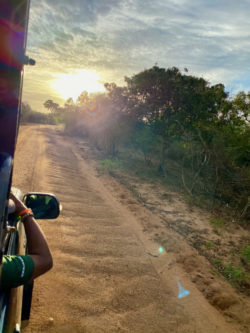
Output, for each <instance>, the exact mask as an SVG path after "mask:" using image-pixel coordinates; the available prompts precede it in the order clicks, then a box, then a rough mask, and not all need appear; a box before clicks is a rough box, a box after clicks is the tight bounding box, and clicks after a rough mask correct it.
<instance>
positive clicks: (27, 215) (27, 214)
mask: <svg viewBox="0 0 250 333" xmlns="http://www.w3.org/2000/svg"><path fill="white" fill-rule="evenodd" d="M30 211H31V210H30ZM29 216H30V217H34V214H33V213H32V211H31V213H26V214H23V215H22V217H21V222H25V220H26V219H27V217H29Z"/></svg>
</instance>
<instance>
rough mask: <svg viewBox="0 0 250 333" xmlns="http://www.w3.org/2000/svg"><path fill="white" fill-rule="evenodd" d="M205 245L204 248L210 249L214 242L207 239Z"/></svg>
mask: <svg viewBox="0 0 250 333" xmlns="http://www.w3.org/2000/svg"><path fill="white" fill-rule="evenodd" d="M205 247H206V249H208V250H209V249H211V248H212V247H214V243H213V242H211V241H208V242H206V244H205Z"/></svg>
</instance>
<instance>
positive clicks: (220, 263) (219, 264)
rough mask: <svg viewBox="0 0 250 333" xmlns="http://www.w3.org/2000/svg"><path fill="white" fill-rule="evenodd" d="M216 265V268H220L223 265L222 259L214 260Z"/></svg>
mask: <svg viewBox="0 0 250 333" xmlns="http://www.w3.org/2000/svg"><path fill="white" fill-rule="evenodd" d="M214 265H215V266H216V267H220V266H221V265H222V259H221V258H216V259H214Z"/></svg>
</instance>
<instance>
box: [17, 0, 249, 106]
mask: <svg viewBox="0 0 250 333" xmlns="http://www.w3.org/2000/svg"><path fill="white" fill-rule="evenodd" d="M249 17H250V0H239V1H235V0H192V1H190V0H154V1H152V0H151V1H149V0H70V1H68V0H43V1H41V0H31V8H30V20H29V32H28V44H27V52H26V53H27V55H29V57H31V58H33V59H35V60H36V65H35V66H26V67H25V72H24V89H23V101H24V102H28V103H29V104H30V105H31V107H32V108H33V109H34V110H37V111H45V108H44V107H43V103H44V102H45V101H46V100H48V99H52V100H53V101H54V102H57V103H59V104H60V105H63V104H64V102H65V100H66V99H67V98H69V97H73V98H76V96H73V94H75V95H78V93H80V92H81V91H83V90H87V91H89V92H95V91H102V90H103V89H104V88H103V84H104V83H105V82H115V83H117V84H118V85H125V82H124V77H125V76H128V77H131V76H132V75H134V74H137V73H139V72H140V71H142V70H144V69H148V68H151V67H152V66H154V65H155V64H157V65H158V66H160V67H164V68H168V67H173V66H175V67H178V68H179V69H180V70H181V71H183V70H184V68H188V70H189V74H192V75H196V76H201V77H203V78H204V79H206V80H208V81H209V82H210V83H211V84H216V83H223V84H224V85H225V87H226V91H228V92H229V93H230V95H231V96H233V95H235V94H236V93H237V92H238V91H240V90H244V91H246V92H247V91H249V90H250V19H249Z"/></svg>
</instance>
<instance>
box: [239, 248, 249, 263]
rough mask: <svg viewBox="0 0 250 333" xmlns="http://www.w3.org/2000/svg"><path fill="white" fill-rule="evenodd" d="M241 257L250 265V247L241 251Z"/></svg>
mask: <svg viewBox="0 0 250 333" xmlns="http://www.w3.org/2000/svg"><path fill="white" fill-rule="evenodd" d="M240 256H241V258H242V259H243V260H245V262H247V263H250V246H246V247H244V249H243V250H242V251H241V253H240Z"/></svg>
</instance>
